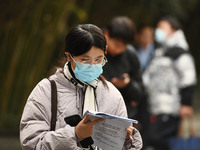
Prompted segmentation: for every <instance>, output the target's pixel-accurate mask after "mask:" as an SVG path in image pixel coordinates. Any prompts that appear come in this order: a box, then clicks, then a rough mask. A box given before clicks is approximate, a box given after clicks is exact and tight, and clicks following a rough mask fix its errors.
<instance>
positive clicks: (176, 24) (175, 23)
mask: <svg viewBox="0 0 200 150" xmlns="http://www.w3.org/2000/svg"><path fill="white" fill-rule="evenodd" d="M159 21H167V22H168V23H169V24H170V25H171V27H172V29H174V30H179V29H181V25H180V23H179V21H178V20H177V19H176V18H175V17H173V16H164V17H162V18H160V19H159Z"/></svg>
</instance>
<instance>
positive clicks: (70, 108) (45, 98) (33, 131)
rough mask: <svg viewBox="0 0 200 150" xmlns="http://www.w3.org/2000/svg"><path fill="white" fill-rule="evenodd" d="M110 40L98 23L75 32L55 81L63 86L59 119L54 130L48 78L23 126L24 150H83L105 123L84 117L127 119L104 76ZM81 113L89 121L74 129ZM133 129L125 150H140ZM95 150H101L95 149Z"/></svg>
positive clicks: (69, 36) (39, 86)
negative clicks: (89, 113)
mask: <svg viewBox="0 0 200 150" xmlns="http://www.w3.org/2000/svg"><path fill="white" fill-rule="evenodd" d="M105 54H106V40H105V37H104V35H103V32H102V31H101V29H99V28H98V27H97V26H95V25H92V24H83V25H78V26H76V27H74V28H72V29H71V30H70V31H69V33H68V34H67V36H66V39H65V55H66V57H67V61H66V63H65V65H64V67H63V68H59V69H57V71H56V73H55V74H53V75H52V76H50V77H49V79H50V80H54V81H55V83H56V87H57V101H58V104H57V120H56V126H55V130H53V131H51V130H50V128H51V125H50V124H51V114H52V112H51V84H50V81H49V80H48V79H47V78H45V79H43V80H42V81H40V82H39V83H38V84H37V85H36V87H35V88H34V89H33V91H32V92H31V94H30V96H29V97H28V100H27V103H26V105H25V108H24V111H23V114H22V118H21V122H20V142H21V146H22V149H23V150H33V149H34V150H35V149H36V150H81V149H83V147H82V145H81V144H80V142H81V141H83V140H84V139H85V138H88V137H90V136H91V135H92V126H93V125H94V124H96V123H99V122H100V121H102V119H98V120H95V121H89V120H88V116H87V115H86V116H85V117H83V114H84V112H85V111H86V110H88V109H90V110H95V111H100V112H105V113H109V114H113V115H117V116H121V117H127V110H126V107H125V103H124V100H123V98H122V96H121V94H120V92H119V91H118V90H117V89H116V88H115V87H114V86H113V85H112V84H111V83H110V82H108V81H106V80H105V79H104V78H103V77H102V76H101V74H102V72H103V69H102V68H103V66H104V65H105V63H106V61H107V60H106V57H105ZM74 114H77V115H79V116H81V117H83V119H82V120H81V121H80V122H79V123H78V124H77V125H76V126H70V125H69V124H67V123H66V122H65V121H64V118H66V117H68V116H71V115H74ZM126 130H127V139H126V141H125V143H124V146H123V149H124V150H125V149H130V150H140V149H141V148H142V139H141V136H140V133H139V132H138V130H137V129H135V128H134V127H133V126H130V127H129V128H127V129H126ZM89 149H95V150H96V149H98V150H101V149H100V148H98V147H95V146H93V145H92V146H90V147H89Z"/></svg>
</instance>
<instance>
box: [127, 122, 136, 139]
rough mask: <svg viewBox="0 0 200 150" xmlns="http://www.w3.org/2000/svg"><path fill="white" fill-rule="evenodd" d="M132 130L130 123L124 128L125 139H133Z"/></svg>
mask: <svg viewBox="0 0 200 150" xmlns="http://www.w3.org/2000/svg"><path fill="white" fill-rule="evenodd" d="M133 130H134V128H133V124H131V125H130V127H129V128H126V132H127V136H126V140H131V141H133V137H132V134H133Z"/></svg>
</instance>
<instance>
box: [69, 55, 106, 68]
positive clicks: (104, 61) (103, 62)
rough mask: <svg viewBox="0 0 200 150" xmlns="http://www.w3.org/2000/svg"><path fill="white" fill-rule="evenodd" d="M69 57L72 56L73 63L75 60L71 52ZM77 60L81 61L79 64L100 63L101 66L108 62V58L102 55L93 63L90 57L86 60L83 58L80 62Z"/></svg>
mask: <svg viewBox="0 0 200 150" xmlns="http://www.w3.org/2000/svg"><path fill="white" fill-rule="evenodd" d="M70 57H71V58H72V60H73V61H74V62H75V63H77V61H76V60H75V59H74V58H73V57H72V56H71V54H70ZM78 62H79V63H81V64H87V65H91V64H101V66H102V67H103V66H104V65H105V64H106V63H107V62H108V60H107V58H106V57H105V56H104V58H103V59H97V60H96V61H95V63H93V62H94V61H93V60H91V59H87V60H84V61H82V62H80V61H78Z"/></svg>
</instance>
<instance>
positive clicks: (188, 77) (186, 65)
mask: <svg viewBox="0 0 200 150" xmlns="http://www.w3.org/2000/svg"><path fill="white" fill-rule="evenodd" d="M175 67H176V69H177V71H178V74H179V80H180V81H179V84H180V85H179V87H180V95H181V103H182V104H183V105H191V104H192V99H193V94H194V87H195V85H196V72H195V66H194V60H193V58H192V56H191V55H190V54H189V53H185V54H182V55H181V56H179V58H177V60H176V62H175Z"/></svg>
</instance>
